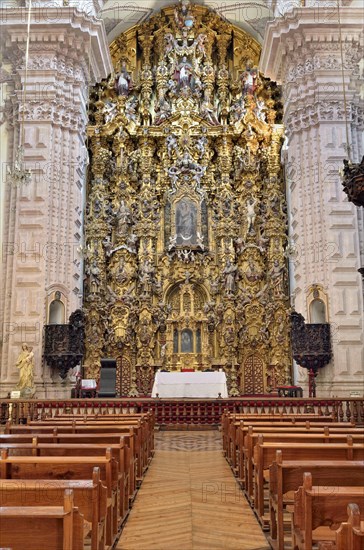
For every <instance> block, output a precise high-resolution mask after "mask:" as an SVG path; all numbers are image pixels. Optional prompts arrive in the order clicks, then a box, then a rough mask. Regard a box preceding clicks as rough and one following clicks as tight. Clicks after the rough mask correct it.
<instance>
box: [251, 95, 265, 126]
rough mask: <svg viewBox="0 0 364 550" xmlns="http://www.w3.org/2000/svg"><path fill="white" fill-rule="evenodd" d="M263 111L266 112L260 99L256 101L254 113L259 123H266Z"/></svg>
mask: <svg viewBox="0 0 364 550" xmlns="http://www.w3.org/2000/svg"><path fill="white" fill-rule="evenodd" d="M265 110H266V106H265V103H264V101H263V100H262V99H257V102H256V106H255V109H254V113H255V115H256V117H257V119H258V120H260V121H261V122H267V121H266V119H265V112H264V111H265Z"/></svg>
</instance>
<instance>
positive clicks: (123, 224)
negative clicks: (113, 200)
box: [116, 200, 131, 237]
mask: <svg viewBox="0 0 364 550" xmlns="http://www.w3.org/2000/svg"><path fill="white" fill-rule="evenodd" d="M116 218H117V235H118V236H119V237H125V236H126V235H127V234H128V232H129V226H130V224H131V211H130V208H128V206H127V205H126V204H125V202H124V201H123V200H122V201H121V203H120V207H119V210H118V212H117V214H116Z"/></svg>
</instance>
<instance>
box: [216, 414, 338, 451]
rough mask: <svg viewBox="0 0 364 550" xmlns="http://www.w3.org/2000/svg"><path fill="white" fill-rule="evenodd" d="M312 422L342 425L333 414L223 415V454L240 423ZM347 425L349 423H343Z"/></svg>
mask: <svg viewBox="0 0 364 550" xmlns="http://www.w3.org/2000/svg"><path fill="white" fill-rule="evenodd" d="M306 421H307V422H313V423H316V422H318V423H325V425H327V424H328V423H330V424H343V423H338V422H336V421H335V417H334V413H332V414H330V415H318V414H312V413H301V414H298V413H296V414H294V413H292V414H233V413H224V414H223V415H222V419H221V424H222V434H223V449H224V451H225V452H227V453H228V452H229V439H231V437H233V433H234V429H235V428H236V427H238V426H239V423H240V422H244V423H250V424H259V423H264V424H266V425H268V424H272V425H277V424H279V423H281V422H288V423H293V424H294V423H296V422H299V423H302V422H306ZM345 424H349V423H345Z"/></svg>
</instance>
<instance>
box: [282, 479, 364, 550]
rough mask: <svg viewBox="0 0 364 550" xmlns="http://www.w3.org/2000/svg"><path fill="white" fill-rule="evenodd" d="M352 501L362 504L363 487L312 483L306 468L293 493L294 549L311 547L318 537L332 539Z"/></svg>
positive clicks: (318, 539)
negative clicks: (297, 487)
mask: <svg viewBox="0 0 364 550" xmlns="http://www.w3.org/2000/svg"><path fill="white" fill-rule="evenodd" d="M353 502H355V503H356V504H357V506H359V507H360V508H362V507H364V487H339V486H337V485H336V486H333V487H321V486H313V485H312V476H311V474H310V472H305V473H304V475H303V485H302V486H301V487H300V488H299V489H298V491H296V492H295V496H294V514H293V530H292V531H293V532H292V536H293V548H294V550H312V546H313V544H317V543H318V542H320V541H334V540H335V529H337V528H338V527H339V526H340V523H341V522H344V521H346V519H347V507H348V505H349V504H351V503H353Z"/></svg>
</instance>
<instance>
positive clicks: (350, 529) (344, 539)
mask: <svg viewBox="0 0 364 550" xmlns="http://www.w3.org/2000/svg"><path fill="white" fill-rule="evenodd" d="M347 513H348V519H347V521H346V522H343V523H342V524H341V525H340V527H339V529H338V530H337V531H336V544H335V546H333V548H335V550H364V515H362V514H360V509H359V506H358V505H357V504H355V503H350V504H348V509H347Z"/></svg>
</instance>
